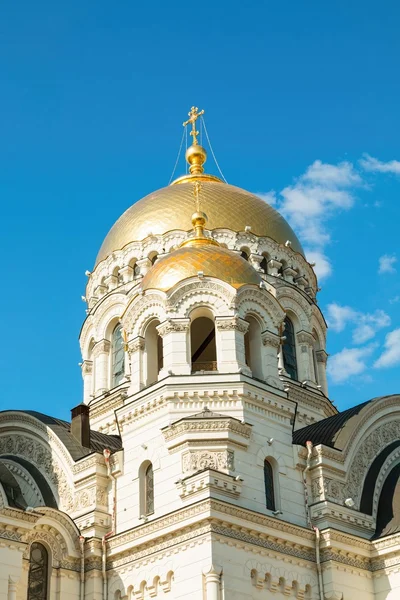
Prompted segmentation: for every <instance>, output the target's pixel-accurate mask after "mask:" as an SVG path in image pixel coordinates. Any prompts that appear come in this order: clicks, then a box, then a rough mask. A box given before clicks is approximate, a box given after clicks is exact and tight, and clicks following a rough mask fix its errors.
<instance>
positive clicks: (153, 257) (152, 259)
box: [148, 251, 158, 265]
mask: <svg viewBox="0 0 400 600" xmlns="http://www.w3.org/2000/svg"><path fill="white" fill-rule="evenodd" d="M157 258H158V254H157V252H155V251H154V252H150V254H149V256H148V259H149V261H150V262H151V264H152V265H154V263H155V262H156V260H157Z"/></svg>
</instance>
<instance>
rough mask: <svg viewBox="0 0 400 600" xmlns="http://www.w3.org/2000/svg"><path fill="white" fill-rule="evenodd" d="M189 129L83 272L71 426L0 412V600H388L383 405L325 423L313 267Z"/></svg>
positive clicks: (397, 577)
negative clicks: (169, 173) (180, 169)
mask: <svg viewBox="0 0 400 600" xmlns="http://www.w3.org/2000/svg"><path fill="white" fill-rule="evenodd" d="M202 112H203V111H200V112H199V110H198V109H197V108H196V107H193V108H192V109H191V111H190V113H189V119H188V121H186V122H185V123H184V126H185V127H186V128H187V129H189V128H190V129H191V131H190V133H191V136H192V138H191V145H190V146H189V147H188V148H187V150H186V155H185V156H186V161H187V163H188V168H187V172H186V174H184V175H182V176H180V177H179V178H177V179H175V180H174V181H173V182H172V183H171V184H170V185H168V186H167V187H165V188H162V189H159V190H157V191H154V192H153V193H151V194H149V195H148V196H146V197H145V198H143V199H141V200H139V201H137V202H135V203H134V204H133V205H132V206H131V207H130V208H129V209H128V210H127V211H126V212H125V213H124V214H123V215H122V216H121V217H120V218H119V219H118V221H117V222H116V223H115V224H114V225H113V227H112V228H111V229H110V231H109V233H108V235H107V236H106V238H105V240H104V242H103V244H102V246H101V248H100V250H99V252H98V255H97V260H96V264H95V265H94V267H93V270H92V271H91V272H87V273H86V274H87V277H88V281H87V287H86V292H85V301H86V302H87V309H86V317H85V319H84V322H83V325H82V329H81V332H80V338H79V339H80V346H81V353H82V363H81V368H82V378H83V392H82V398H81V401H80V403H79V404H77V406H75V407H74V408H73V409H72V411H71V421H70V422H66V421H62V420H60V419H57V418H53V417H52V416H49V415H45V414H42V413H38V412H35V411H33V410H25V411H24V410H13V409H10V410H5V411H2V412H0V538H1V544H0V563H1V566H0V600H149V599H151V598H156V599H158V600H181V599H184V598H185V599H187V598H190V599H191V600H270V599H274V600H283V599H284V598H293V599H298V600H354V599H355V598H359V599H360V600H395V599H398V598H400V396H399V395H393V396H385V397H378V398H373V399H370V400H368V401H366V402H364V403H363V404H360V405H358V406H354V407H352V408H350V409H348V410H345V411H343V412H338V410H337V409H336V408H335V406H334V405H333V403H332V402H331V400H330V399H329V391H328V386H327V378H326V365H327V359H328V354H327V352H326V334H327V325H326V322H325V319H324V315H323V314H322V312H321V310H320V308H319V306H318V303H317V293H318V283H317V278H316V275H315V272H314V270H313V265H312V264H310V263H308V262H307V259H306V257H305V254H304V250H303V248H302V246H301V243H300V241H299V240H298V239H297V237H296V235H295V233H294V232H293V230H292V229H291V227H290V226H289V224H288V223H287V222H286V221H285V219H284V218H283V217H282V216H281V215H280V214H279V213H278V212H277V211H276V210H275V209H274V208H273V207H271V206H269V205H268V204H267V203H266V202H265V201H264V200H262V199H261V198H259V197H257V196H256V195H254V194H252V193H250V192H248V191H246V190H244V189H241V188H238V187H235V186H234V185H230V184H228V183H226V182H225V181H223V180H222V179H220V178H219V177H216V176H215V175H211V174H207V173H206V171H205V166H204V165H205V163H206V159H207V152H206V150H205V149H204V148H203V147H202V145H200V142H199V139H198V135H199V134H198V131H197V130H196V127H197V126H198V124H199V122H201V119H202Z"/></svg>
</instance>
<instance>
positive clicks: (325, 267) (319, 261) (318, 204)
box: [264, 160, 362, 278]
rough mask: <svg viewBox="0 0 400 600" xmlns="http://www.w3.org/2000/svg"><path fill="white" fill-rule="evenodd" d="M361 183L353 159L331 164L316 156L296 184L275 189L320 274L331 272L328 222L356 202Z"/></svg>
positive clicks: (282, 208)
mask: <svg viewBox="0 0 400 600" xmlns="http://www.w3.org/2000/svg"><path fill="white" fill-rule="evenodd" d="M361 183H362V180H361V177H360V175H359V174H358V173H357V172H356V171H355V169H354V167H353V165H352V163H349V162H341V163H339V164H337V165H332V164H327V163H323V162H322V161H320V160H316V161H315V162H314V163H313V164H312V165H310V166H309V167H308V169H307V170H306V172H305V173H304V174H303V175H301V177H299V178H298V179H297V180H296V181H295V182H294V184H293V185H290V186H287V187H285V188H284V189H283V190H282V191H281V192H280V194H279V195H276V194H275V193H273V198H274V199H275V200H276V204H277V206H278V209H279V210H280V212H281V213H282V214H283V216H284V217H286V218H287V219H288V221H289V222H290V223H291V225H292V226H293V228H294V229H295V230H296V231H297V232H298V233H299V235H300V237H301V239H302V241H303V243H304V244H305V251H306V255H307V256H308V258H309V260H310V261H312V262H315V263H316V267H315V270H316V272H317V275H318V276H319V277H320V278H323V277H327V276H328V275H329V274H330V273H331V265H330V262H329V259H328V257H327V256H326V253H325V248H326V245H327V244H329V242H330V234H329V232H328V231H327V228H326V223H327V221H328V220H329V219H330V218H331V217H332V216H333V215H334V214H335V213H336V212H337V211H339V210H348V209H349V208H351V207H352V206H353V204H354V200H355V196H354V188H355V187H356V186H359V185H361ZM264 197H265V196H264ZM267 201H268V200H267Z"/></svg>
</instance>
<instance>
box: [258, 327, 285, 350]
mask: <svg viewBox="0 0 400 600" xmlns="http://www.w3.org/2000/svg"><path fill="white" fill-rule="evenodd" d="M261 339H262V343H263V345H264V346H272V347H273V348H276V349H277V350H279V348H280V345H281V339H280V337H279V335H276V334H275V333H272V332H271V331H264V332H263V333H262V334H261Z"/></svg>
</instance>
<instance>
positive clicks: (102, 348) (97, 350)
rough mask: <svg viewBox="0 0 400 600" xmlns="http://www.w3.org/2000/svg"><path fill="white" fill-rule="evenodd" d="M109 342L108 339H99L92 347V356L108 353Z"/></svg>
mask: <svg viewBox="0 0 400 600" xmlns="http://www.w3.org/2000/svg"><path fill="white" fill-rule="evenodd" d="M110 348H111V343H110V342H109V340H100V341H98V342H96V344H95V345H94V347H93V356H94V357H95V358H97V357H98V356H99V355H100V354H108V353H109V352H110Z"/></svg>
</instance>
